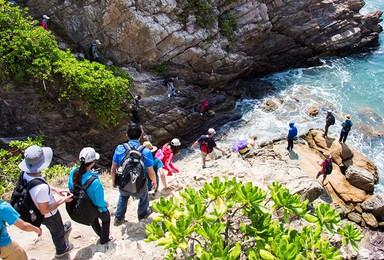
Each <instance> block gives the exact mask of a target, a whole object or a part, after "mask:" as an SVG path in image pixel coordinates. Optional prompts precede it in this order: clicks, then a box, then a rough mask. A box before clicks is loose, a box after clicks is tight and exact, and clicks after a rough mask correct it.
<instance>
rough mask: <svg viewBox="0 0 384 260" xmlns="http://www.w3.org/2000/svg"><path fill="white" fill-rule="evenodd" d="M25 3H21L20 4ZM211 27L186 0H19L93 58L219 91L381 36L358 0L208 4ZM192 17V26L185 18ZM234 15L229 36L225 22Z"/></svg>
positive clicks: (374, 17) (375, 18) (376, 19)
mask: <svg viewBox="0 0 384 260" xmlns="http://www.w3.org/2000/svg"><path fill="white" fill-rule="evenodd" d="M18 3H19V2H18ZM204 3H205V4H206V8H207V9H206V12H208V13H207V14H206V15H207V16H208V15H209V16H211V17H214V18H215V21H214V22H212V24H205V25H204V26H201V25H199V23H198V21H199V19H198V18H200V19H202V18H201V17H200V16H199V15H198V14H194V13H193V12H192V11H191V10H190V9H192V8H195V9H198V6H197V5H193V4H192V6H186V5H185V4H184V3H183V1H177V0H167V1H153V0H143V1H118V0H106V1H102V2H100V1H93V0H84V1H74V0H68V1H58V0H35V1H26V0H20V5H21V6H22V7H23V8H24V7H28V8H29V13H30V14H31V15H32V16H34V17H36V18H37V17H40V16H41V14H43V13H47V14H52V15H51V16H52V19H51V20H50V28H51V30H52V32H54V33H56V34H58V35H60V36H62V37H63V38H64V37H65V38H68V39H70V41H72V44H71V48H73V49H82V50H83V51H84V52H85V53H86V54H88V48H89V46H90V43H91V42H92V41H93V40H94V39H99V40H100V41H101V43H102V45H101V46H100V48H98V50H99V51H100V53H101V55H102V56H103V57H105V59H106V60H112V61H113V62H114V63H115V64H116V65H118V66H121V65H129V66H135V67H136V68H138V69H143V70H154V69H155V67H156V66H158V65H160V66H161V64H164V63H166V64H167V74H168V75H178V76H179V77H182V78H188V81H189V82H192V83H198V82H199V83H201V84H202V85H205V86H209V85H214V88H216V89H220V88H222V87H224V86H225V85H226V83H227V82H230V81H232V80H234V79H236V78H239V77H243V76H244V77H247V76H250V75H252V76H258V75H265V74H268V73H271V72H276V71H282V70H284V69H287V68H293V67H303V66H313V65H319V64H320V62H319V59H318V57H324V56H331V55H342V56H345V55H348V54H352V53H355V52H359V51H361V50H363V49H364V48H366V47H373V46H377V45H378V36H379V33H380V32H381V31H382V28H381V26H380V21H381V20H380V17H381V14H382V12H381V11H375V12H370V13H368V14H366V15H362V14H360V13H359V10H360V8H361V6H362V4H361V2H360V1H359V2H358V3H356V1H348V2H347V3H344V2H340V3H339V2H338V3H333V2H328V1H321V2H319V1H317V0H297V1H251V0H242V1H237V2H236V3H235V2H234V1H224V2H223V1H204ZM185 13H187V14H188V22H183V20H184V21H185V18H184V19H183V14H185ZM229 14H230V15H233V16H234V17H236V23H237V24H238V27H237V28H231V30H233V31H231V32H230V35H228V33H226V31H227V30H224V28H223V26H222V23H221V22H220V21H223V20H225V19H226V17H227V16H228V15H229Z"/></svg>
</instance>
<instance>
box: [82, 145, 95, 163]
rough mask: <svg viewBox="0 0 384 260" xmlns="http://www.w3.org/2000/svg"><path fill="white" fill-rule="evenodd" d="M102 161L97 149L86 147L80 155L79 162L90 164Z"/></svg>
mask: <svg viewBox="0 0 384 260" xmlns="http://www.w3.org/2000/svg"><path fill="white" fill-rule="evenodd" d="M99 159H100V154H98V153H96V151H95V149H93V148H92V147H84V148H83V149H82V150H81V152H80V154H79V160H80V162H81V161H84V162H85V163H90V162H93V161H96V160H99Z"/></svg>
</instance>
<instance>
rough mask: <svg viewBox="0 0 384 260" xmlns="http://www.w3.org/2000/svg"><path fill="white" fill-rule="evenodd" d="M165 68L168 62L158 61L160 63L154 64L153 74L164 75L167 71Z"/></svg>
mask: <svg viewBox="0 0 384 260" xmlns="http://www.w3.org/2000/svg"><path fill="white" fill-rule="evenodd" d="M167 68H168V62H167V61H164V62H163V63H160V64H156V65H155V74H156V75H157V76H164V75H165V73H166V72H167Z"/></svg>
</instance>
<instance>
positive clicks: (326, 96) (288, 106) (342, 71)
mask: <svg viewBox="0 0 384 260" xmlns="http://www.w3.org/2000/svg"><path fill="white" fill-rule="evenodd" d="M374 10H384V1H382V0H366V5H365V6H364V8H363V9H362V10H361V11H360V13H361V14H365V13H368V12H370V11H374ZM381 25H382V26H383V27H384V23H383V22H382V23H381ZM383 44H384V33H381V34H380V46H379V47H378V48H375V49H373V50H371V51H370V52H366V53H362V54H356V55H353V56H348V57H342V58H340V57H328V58H324V59H322V60H321V61H322V65H321V66H318V67H312V68H299V69H292V70H287V71H283V72H280V73H274V74H271V75H268V76H266V77H263V78H260V79H261V80H264V81H267V82H270V83H272V84H273V85H274V86H275V87H276V89H277V91H276V92H275V93H273V94H272V95H271V96H267V97H265V98H264V99H263V100H254V99H242V100H239V101H238V102H237V106H238V108H239V109H241V111H242V113H243V116H242V119H241V120H239V121H236V122H229V123H227V124H226V125H225V126H223V127H222V128H221V129H220V130H219V133H220V132H222V133H224V132H225V136H226V138H224V140H223V142H224V144H223V145H224V146H228V145H230V143H234V142H235V141H236V140H239V139H246V138H248V137H249V136H250V135H256V136H257V137H258V139H257V143H262V142H264V141H268V140H272V139H275V138H280V137H285V136H286V135H287V133H288V129H289V127H288V124H289V122H295V125H296V126H297V128H298V131H299V135H300V134H301V133H306V132H307V131H308V130H309V129H311V128H321V129H324V124H325V116H326V112H327V110H332V111H333V112H334V114H335V117H336V124H335V125H333V126H331V127H330V130H329V134H331V135H334V136H336V137H338V136H339V133H340V129H341V126H340V124H341V122H342V121H343V120H344V116H345V115H346V114H350V115H351V116H352V121H353V122H354V126H353V127H352V130H351V132H350V133H349V136H348V139H347V144H348V145H350V146H352V147H353V148H355V149H356V150H358V151H359V152H361V153H362V154H364V155H365V156H366V157H368V158H369V159H370V160H372V161H373V162H374V163H375V165H376V166H377V167H378V173H379V183H378V184H377V185H376V186H375V192H384V136H383V135H384V101H383V100H384V45H383ZM275 97H279V98H282V99H284V103H283V104H279V103H278V100H277V99H276V98H275ZM266 100H272V101H274V102H275V103H277V104H279V108H278V109H277V110H276V111H273V112H267V111H265V110H264V109H263V104H264V102H265V101H266ZM312 106H318V107H319V114H318V116H316V117H311V116H309V115H308V114H307V113H306V111H307V110H308V109H309V108H310V107H312ZM380 133H381V135H382V136H381V137H380V136H377V135H378V134H380ZM337 140H338V139H337Z"/></svg>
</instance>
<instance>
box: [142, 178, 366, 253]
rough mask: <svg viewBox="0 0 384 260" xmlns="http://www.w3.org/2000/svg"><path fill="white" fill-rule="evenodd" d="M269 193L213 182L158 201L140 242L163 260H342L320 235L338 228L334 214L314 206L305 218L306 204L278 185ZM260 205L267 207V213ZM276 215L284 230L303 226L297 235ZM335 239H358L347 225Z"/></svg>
mask: <svg viewBox="0 0 384 260" xmlns="http://www.w3.org/2000/svg"><path fill="white" fill-rule="evenodd" d="M269 189H270V191H271V193H270V197H268V196H267V192H265V191H263V190H261V189H260V188H259V187H255V186H253V185H252V183H251V182H248V183H242V182H237V181H236V179H235V178H233V179H232V180H228V179H225V180H224V181H220V179H219V178H218V177H214V179H213V181H212V182H211V183H204V186H203V187H202V188H201V189H200V190H194V189H192V188H186V189H185V190H184V191H182V192H181V193H180V197H181V198H180V199H175V198H173V197H171V198H169V199H165V198H163V197H162V198H160V200H159V201H155V202H154V203H153V209H154V210H155V211H156V212H158V213H159V215H158V216H156V217H155V218H154V221H153V222H152V223H150V224H148V225H147V228H146V233H147V235H148V238H147V239H146V240H145V241H146V242H150V241H157V243H158V245H159V246H163V247H164V248H165V249H166V250H167V252H168V255H167V256H166V259H175V258H184V259H192V258H193V259H239V258H242V259H243V258H244V259H245V258H247V259H342V256H341V255H340V252H339V251H338V250H336V248H335V247H334V246H332V245H331V244H330V242H329V241H328V240H327V239H326V238H325V237H324V235H323V232H324V231H325V230H327V231H329V229H330V230H332V231H333V230H334V228H335V226H336V225H338V224H339V222H340V216H339V215H338V214H337V212H336V211H334V210H332V209H331V208H330V207H328V206H329V205H328V204H326V205H328V206H322V205H323V204H320V205H316V206H315V212H314V213H315V214H314V215H311V214H310V213H309V212H308V211H307V209H306V208H307V205H308V201H301V199H300V197H299V196H298V195H292V194H290V193H289V191H288V189H286V188H284V187H282V186H281V184H278V183H273V185H272V186H270V187H269ZM266 201H267V202H268V203H272V204H273V205H272V208H271V209H272V212H271V211H270V210H268V208H267V207H266V206H265V204H266ZM280 209H282V210H283V211H284V212H285V213H284V222H287V223H288V224H290V219H291V218H290V217H292V216H296V217H302V218H304V219H306V220H307V221H308V222H307V223H308V225H307V226H304V227H303V228H302V229H301V230H297V229H293V228H289V227H287V225H285V224H284V222H280V221H278V220H274V218H273V216H274V215H273V214H274V213H275V212H276V211H278V210H280ZM289 226H290V225H289ZM338 233H339V234H341V235H344V236H345V237H344V238H345V239H344V240H343V242H345V243H344V244H346V243H347V241H348V243H355V241H359V239H360V240H361V238H362V235H361V233H360V231H359V230H356V229H355V228H354V226H353V225H350V224H348V225H345V226H344V227H343V228H339V229H338Z"/></svg>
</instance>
